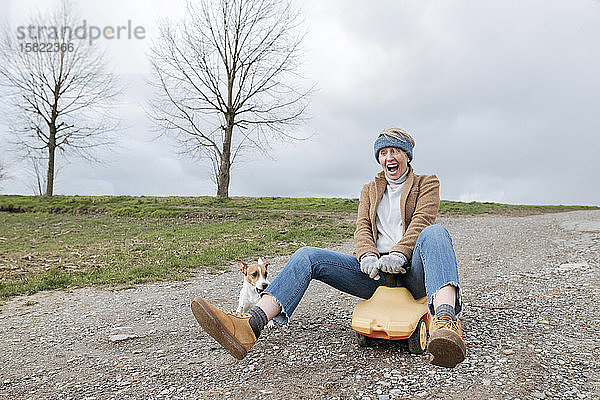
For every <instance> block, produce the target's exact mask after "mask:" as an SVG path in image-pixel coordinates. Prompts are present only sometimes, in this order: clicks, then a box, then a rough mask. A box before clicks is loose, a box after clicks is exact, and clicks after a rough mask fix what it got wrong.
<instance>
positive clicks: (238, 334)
mask: <svg viewBox="0 0 600 400" xmlns="http://www.w3.org/2000/svg"><path fill="white" fill-rule="evenodd" d="M192 313H193V314H194V317H196V320H197V321H198V323H199V324H200V326H201V327H202V329H204V330H205V331H206V333H208V334H209V335H210V336H212V337H213V338H214V339H215V340H216V341H217V342H219V343H220V344H221V346H223V348H225V350H227V351H228V352H229V354H231V355H232V356H234V357H235V358H237V359H238V360H241V359H242V358H244V357H246V354H248V350H250V348H252V346H254V343H256V336H255V335H254V331H253V330H252V328H251V327H250V323H249V322H248V320H249V319H250V317H251V316H250V314H241V313H230V312H226V311H221V310H219V309H218V308H216V307H214V306H213V305H212V304H210V303H209V302H208V301H206V300H204V299H203V298H202V297H196V298H195V299H194V300H193V301H192Z"/></svg>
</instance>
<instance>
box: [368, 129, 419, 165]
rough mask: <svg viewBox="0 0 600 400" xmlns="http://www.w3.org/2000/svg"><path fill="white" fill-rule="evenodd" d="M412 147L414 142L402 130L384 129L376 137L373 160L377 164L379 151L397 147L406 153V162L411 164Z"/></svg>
mask: <svg viewBox="0 0 600 400" xmlns="http://www.w3.org/2000/svg"><path fill="white" fill-rule="evenodd" d="M414 146H415V141H414V140H413V138H412V137H411V136H410V135H409V134H408V133H406V132H405V131H403V130H402V129H400V128H387V129H384V130H383V131H382V132H381V133H380V134H379V136H378V137H377V140H375V144H374V146H373V147H374V149H375V160H377V162H379V150H381V149H383V148H384V147H397V148H399V149H400V150H402V151H404V152H405V153H406V155H407V156H408V162H411V161H412V158H413V147H414Z"/></svg>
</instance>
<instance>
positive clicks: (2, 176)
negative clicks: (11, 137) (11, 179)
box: [0, 161, 8, 188]
mask: <svg viewBox="0 0 600 400" xmlns="http://www.w3.org/2000/svg"><path fill="white" fill-rule="evenodd" d="M7 178H8V175H7V173H6V167H5V166H4V164H3V163H2V162H1V161H0V188H2V181H4V180H6V179H7Z"/></svg>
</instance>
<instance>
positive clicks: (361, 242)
mask: <svg viewBox="0 0 600 400" xmlns="http://www.w3.org/2000/svg"><path fill="white" fill-rule="evenodd" d="M370 209H371V200H370V199H369V185H368V184H367V185H365V186H363V188H362V190H361V192H360V201H359V203H358V217H357V218H356V230H355V231H354V249H355V250H354V256H355V257H356V258H358V259H359V260H360V258H361V257H362V256H363V255H364V254H365V253H375V254H377V256H378V257H379V252H378V251H377V246H376V245H375V235H374V232H373V226H372V224H371V217H370V216H369V212H370Z"/></svg>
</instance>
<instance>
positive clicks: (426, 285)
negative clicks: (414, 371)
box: [406, 225, 466, 368]
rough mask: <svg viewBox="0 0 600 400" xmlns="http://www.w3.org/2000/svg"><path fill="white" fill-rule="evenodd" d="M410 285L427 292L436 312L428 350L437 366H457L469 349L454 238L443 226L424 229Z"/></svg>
mask: <svg viewBox="0 0 600 400" xmlns="http://www.w3.org/2000/svg"><path fill="white" fill-rule="evenodd" d="M407 275H408V276H407V277H406V286H407V287H408V288H409V290H411V292H412V294H413V296H415V297H417V298H418V297H422V296H424V295H425V294H426V295H427V304H428V305H429V310H430V311H431V314H432V315H434V317H433V319H432V323H431V326H430V331H429V332H430V337H429V342H428V343H427V350H428V351H429V353H431V358H430V362H431V363H432V364H434V365H439V366H443V367H450V368H453V367H455V366H456V365H457V364H459V363H460V362H462V361H463V360H464V359H465V354H466V348H465V342H464V340H463V338H462V328H461V325H460V321H458V320H457V319H456V314H458V313H459V312H460V311H461V309H462V297H461V290H460V285H459V282H458V267H457V264H456V256H455V254H454V248H453V246H452V238H451V237H450V234H449V233H448V231H447V230H446V229H445V228H444V227H442V226H441V225H431V226H428V227H427V228H425V229H423V231H422V232H421V234H420V235H419V237H418V239H417V244H416V246H415V249H414V251H413V257H412V260H411V268H410V270H409V272H408V273H407Z"/></svg>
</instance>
